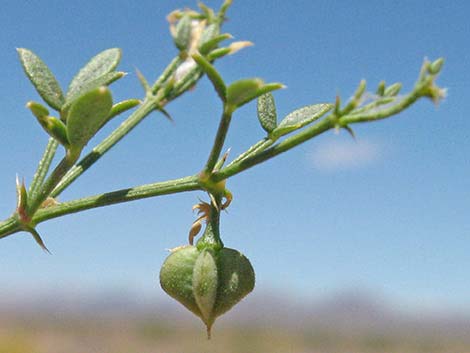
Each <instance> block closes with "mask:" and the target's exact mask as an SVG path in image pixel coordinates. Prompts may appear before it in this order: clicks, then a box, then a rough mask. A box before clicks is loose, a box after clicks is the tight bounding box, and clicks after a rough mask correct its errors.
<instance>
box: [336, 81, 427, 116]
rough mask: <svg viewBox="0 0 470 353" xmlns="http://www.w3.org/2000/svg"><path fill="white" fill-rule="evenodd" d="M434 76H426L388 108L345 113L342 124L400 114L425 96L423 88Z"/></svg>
mask: <svg viewBox="0 0 470 353" xmlns="http://www.w3.org/2000/svg"><path fill="white" fill-rule="evenodd" d="M433 79H434V78H433V77H432V76H429V77H426V78H425V79H424V80H423V81H422V82H420V83H418V84H417V85H416V86H415V88H414V89H413V91H412V92H410V94H408V95H406V96H404V97H403V98H402V99H401V100H400V101H399V102H397V103H396V104H393V105H391V106H390V107H388V108H383V107H382V108H380V107H379V108H378V109H372V110H369V111H366V112H360V113H354V112H353V114H350V115H345V116H343V117H341V118H340V119H339V122H340V124H344V125H348V124H354V123H362V122H367V121H376V120H381V119H385V118H388V117H389V116H392V115H395V114H398V113H400V112H402V111H403V110H405V109H406V108H408V107H409V106H410V105H412V104H413V103H414V102H416V101H417V100H418V99H419V98H421V97H422V96H423V94H422V92H423V90H424V89H425V88H426V87H428V86H429V85H430V84H431V83H432V80H433Z"/></svg>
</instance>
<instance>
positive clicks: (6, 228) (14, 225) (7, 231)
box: [0, 216, 21, 239]
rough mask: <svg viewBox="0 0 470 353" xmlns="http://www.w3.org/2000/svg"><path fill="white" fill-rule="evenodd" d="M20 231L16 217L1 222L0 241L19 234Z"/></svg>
mask: <svg viewBox="0 0 470 353" xmlns="http://www.w3.org/2000/svg"><path fill="white" fill-rule="evenodd" d="M20 230H21V227H20V222H19V220H18V218H17V217H16V216H11V217H10V218H8V219H6V220H4V221H3V222H0V239H1V238H5V237H7V236H9V235H11V234H13V233H16V232H19V231H20Z"/></svg>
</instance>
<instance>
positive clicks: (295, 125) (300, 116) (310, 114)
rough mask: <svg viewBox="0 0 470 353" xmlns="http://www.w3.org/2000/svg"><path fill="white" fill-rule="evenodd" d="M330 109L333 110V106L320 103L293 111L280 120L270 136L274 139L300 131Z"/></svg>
mask: <svg viewBox="0 0 470 353" xmlns="http://www.w3.org/2000/svg"><path fill="white" fill-rule="evenodd" d="M331 109H333V104H329V103H321V104H313V105H308V106H306V107H302V108H299V109H297V110H294V111H293V112H292V113H289V114H288V115H287V116H286V117H285V118H284V119H282V121H281V122H280V123H279V125H278V127H277V128H276V129H274V130H273V131H272V134H273V135H274V136H276V137H280V136H283V135H286V134H288V133H289V132H292V131H294V130H297V129H300V128H302V127H304V126H305V125H308V124H310V123H312V122H314V121H315V120H317V119H319V118H320V117H321V116H323V115H324V114H326V113H327V112H329V111H330V110H331Z"/></svg>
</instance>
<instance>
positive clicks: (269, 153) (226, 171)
mask: <svg viewBox="0 0 470 353" xmlns="http://www.w3.org/2000/svg"><path fill="white" fill-rule="evenodd" d="M330 117H331V116H328V117H327V118H325V119H323V120H321V121H320V122H318V123H317V124H315V125H312V126H311V127H309V128H307V129H305V130H303V131H302V132H300V133H298V134H297V135H294V136H292V137H289V138H287V139H285V140H284V141H282V142H280V143H278V144H277V145H274V146H273V147H271V148H268V149H266V150H264V151H261V152H259V153H257V154H255V155H252V156H251V157H248V158H245V159H242V160H240V161H239V162H237V163H234V164H232V165H230V166H227V167H225V168H223V169H221V170H220V171H219V172H215V173H214V174H213V176H212V181H213V182H219V181H222V180H225V179H227V178H229V177H231V176H233V175H235V174H238V173H241V172H243V171H244V170H246V169H248V168H251V167H253V166H255V165H257V164H260V163H262V162H265V161H266V160H268V159H271V158H273V157H275V156H277V155H279V154H281V153H283V152H286V151H288V150H290V149H291V148H294V147H295V146H298V145H300V144H301V143H303V142H305V141H307V140H310V139H311V138H313V137H315V136H317V135H320V134H321V133H323V132H325V131H327V130H329V129H331V128H333V127H334V125H335V124H334V120H333V119H331V118H330Z"/></svg>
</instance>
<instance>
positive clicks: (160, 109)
mask: <svg viewBox="0 0 470 353" xmlns="http://www.w3.org/2000/svg"><path fill="white" fill-rule="evenodd" d="M157 110H158V111H159V112H161V113H162V114H163V115H164V116H165V118H167V119H168V120H170V121H171V122H172V123H174V122H175V121H174V120H173V118H172V117H171V115H170V113H168V112H167V111H166V110H165V109H163V108H161V107H157Z"/></svg>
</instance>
